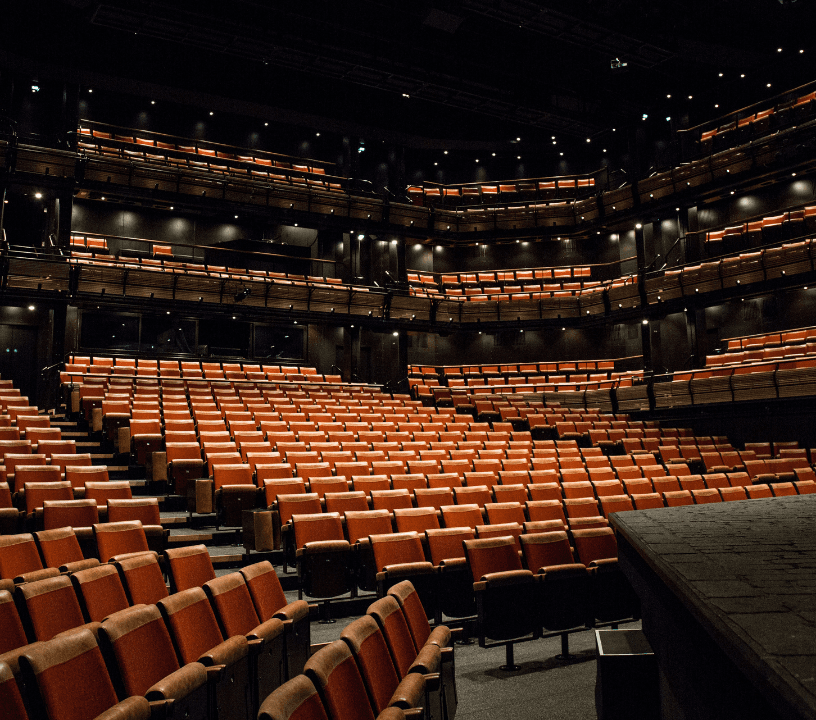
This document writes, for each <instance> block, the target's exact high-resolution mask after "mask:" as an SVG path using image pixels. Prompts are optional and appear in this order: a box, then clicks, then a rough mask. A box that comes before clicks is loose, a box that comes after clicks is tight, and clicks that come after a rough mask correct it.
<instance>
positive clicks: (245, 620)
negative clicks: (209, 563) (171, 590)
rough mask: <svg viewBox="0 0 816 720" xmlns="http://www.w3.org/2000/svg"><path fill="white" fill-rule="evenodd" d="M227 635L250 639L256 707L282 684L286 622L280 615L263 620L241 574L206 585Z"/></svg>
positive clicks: (218, 579) (208, 596)
mask: <svg viewBox="0 0 816 720" xmlns="http://www.w3.org/2000/svg"><path fill="white" fill-rule="evenodd" d="M204 592H205V593H206V594H207V598H208V599H209V601H210V604H211V605H212V607H213V610H214V612H215V616H216V618H217V619H218V625H219V627H220V628H221V633H222V635H223V636H224V637H226V638H230V637H234V636H236V635H243V636H245V637H246V639H247V640H248V641H249V646H250V658H251V660H250V663H251V675H252V678H253V697H254V698H256V707H257V706H259V705H260V704H261V702H263V699H264V698H266V696H267V695H269V693H271V692H272V691H273V690H275V688H278V687H280V686H281V684H283V682H284V678H285V673H286V669H285V668H286V661H285V658H284V625H283V622H282V621H281V620H280V619H279V618H272V619H270V620H267V621H265V622H261V620H260V618H259V617H258V614H257V612H255V606H254V605H253V603H252V597H251V596H250V594H249V588H248V587H247V585H246V582H244V578H243V576H242V575H241V574H240V573H230V574H228V575H223V576H221V577H219V578H215V579H214V580H210V581H209V582H207V583H205V584H204Z"/></svg>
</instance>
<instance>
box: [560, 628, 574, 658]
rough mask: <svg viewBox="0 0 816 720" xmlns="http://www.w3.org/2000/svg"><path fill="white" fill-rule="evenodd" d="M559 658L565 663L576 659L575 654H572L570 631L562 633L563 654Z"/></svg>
mask: <svg viewBox="0 0 816 720" xmlns="http://www.w3.org/2000/svg"><path fill="white" fill-rule="evenodd" d="M558 659H559V660H560V661H561V662H564V663H571V662H572V661H573V660H575V658H574V656H572V655H570V649H569V633H561V654H560V655H559V656H558Z"/></svg>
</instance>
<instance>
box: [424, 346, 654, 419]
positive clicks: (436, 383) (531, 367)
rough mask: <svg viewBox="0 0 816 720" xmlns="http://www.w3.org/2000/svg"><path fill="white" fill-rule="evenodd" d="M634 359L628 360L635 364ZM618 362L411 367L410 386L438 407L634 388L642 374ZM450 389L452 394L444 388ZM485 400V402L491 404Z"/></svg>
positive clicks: (585, 361)
mask: <svg viewBox="0 0 816 720" xmlns="http://www.w3.org/2000/svg"><path fill="white" fill-rule="evenodd" d="M631 359H632V358H626V360H631ZM615 362H616V361H615V360H580V361H573V362H558V363H553V362H547V363H514V364H507V365H409V366H408V384H409V386H410V387H411V391H412V393H413V394H414V395H416V396H417V397H420V398H422V397H427V398H431V397H432V398H434V402H435V403H436V404H437V405H445V404H447V405H453V406H454V407H457V406H459V405H468V404H471V403H472V400H471V399H470V397H469V396H470V395H487V394H493V393H499V394H503V393H504V394H507V393H523V392H547V391H556V390H558V391H569V390H579V389H580V390H597V389H604V388H612V387H617V386H626V387H628V386H631V385H632V384H633V382H634V381H635V380H636V379H637V378H639V377H642V376H643V371H642V370H617V371H616V370H615ZM444 387H447V388H449V389H450V392H445V391H443V390H442V389H441V388H444ZM487 401H488V399H487V398H485V399H484V400H483V402H487Z"/></svg>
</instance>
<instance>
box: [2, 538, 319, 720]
mask: <svg viewBox="0 0 816 720" xmlns="http://www.w3.org/2000/svg"><path fill="white" fill-rule="evenodd" d="M60 532H61V533H62V536H61V537H60V538H54V537H53V536H54V535H55V531H49V532H42V533H37V541H36V544H35V540H34V538H32V537H31V536H30V535H29V536H19V537H17V538H15V540H16V541H17V542H15V543H14V544H11V545H9V544H4V545H2V546H0V558H2V560H3V561H4V564H5V565H7V566H8V565H12V564H16V565H17V566H24V565H25V563H28V564H31V563H32V560H31V556H32V555H34V556H36V554H37V552H38V547H37V546H39V550H40V551H41V552H42V553H43V558H48V559H49V560H51V559H53V562H60V561H61V560H64V559H65V558H72V557H76V555H77V551H78V543H77V540H76V538H75V537H73V534H72V532H71V529H70V528H62V529H61V530H60ZM162 565H163V566H164V567H162ZM163 572H166V573H167V575H168V576H169V578H170V589H169V590H168V587H167V584H166V583H165V580H164V577H163ZM38 575H39V577H37V576H38ZM309 616H310V607H309V606H308V605H307V604H306V603H305V602H303V601H295V602H292V603H288V602H287V600H286V598H285V596H284V593H283V590H282V588H281V585H280V581H279V580H278V577H277V575H276V573H275V571H274V569H273V567H272V566H271V565H270V564H269V563H268V562H259V563H255V564H252V565H249V566H247V567H244V568H243V569H242V570H241V571H240V572H234V573H230V574H228V575H224V576H222V577H218V578H216V576H215V572H214V570H213V567H212V563H211V561H210V557H209V554H208V553H207V549H206V548H205V547H204V546H191V547H186V548H179V549H176V550H170V551H168V552H167V553H166V555H165V556H163V557H162V558H159V557H157V555H156V554H155V553H151V552H130V553H125V554H120V555H116V556H113V557H111V558H110V559H109V561H106V562H102V563H100V562H99V560H98V559H96V558H81V559H78V560H71V561H69V562H66V563H63V564H62V565H61V566H60V569H56V568H48V569H46V570H41V571H39V573H37V572H34V573H29V574H28V575H27V576H25V575H24V576H22V577H17V578H16V580H15V581H14V582H12V581H11V580H5V579H4V580H0V627H2V629H3V632H2V633H1V634H0V683H1V684H0V707H2V708H3V713H4V714H3V717H4V718H14V720H17V718H21V719H22V718H26V717H28V718H31V720H34V718H49V719H53V720H62V719H63V718H76V719H77V720H85V719H86V718H87V719H88V720H91V719H92V718H95V717H97V716H98V717H104V718H107V719H108V720H111V719H112V718H148V717H153V718H155V717H189V718H191V719H201V720H204V719H207V720H252V719H253V718H255V717H256V715H257V711H258V708H259V706H260V704H261V703H262V702H263V701H264V699H265V698H266V697H268V696H269V694H270V693H271V692H272V691H273V690H275V689H276V688H278V687H280V686H281V684H282V683H284V682H285V681H286V680H287V679H289V678H291V677H295V676H296V675H297V674H298V673H300V672H302V671H303V668H304V665H305V664H306V661H307V659H308V657H309V655H310V652H311V648H310V627H309V622H310V620H309ZM2 700H5V703H2ZM12 701H14V702H12ZM70 708H73V711H71V710H70ZM109 708H115V709H114V710H110V711H109V712H108V713H107V714H106V711H108V710H109ZM12 711H13V713H12V714H11V715H9V714H7V713H9V712H12ZM14 713H17V714H14Z"/></svg>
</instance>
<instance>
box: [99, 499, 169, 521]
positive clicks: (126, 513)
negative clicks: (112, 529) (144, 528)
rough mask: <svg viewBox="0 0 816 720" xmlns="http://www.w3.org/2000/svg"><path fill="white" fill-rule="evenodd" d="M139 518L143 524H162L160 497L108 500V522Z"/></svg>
mask: <svg viewBox="0 0 816 720" xmlns="http://www.w3.org/2000/svg"><path fill="white" fill-rule="evenodd" d="M128 520H138V521H139V522H141V523H142V525H161V515H160V513H159V500H158V498H154V497H151V498H133V499H130V500H117V499H112V498H111V499H109V500H108V522H125V521H128Z"/></svg>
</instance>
